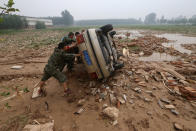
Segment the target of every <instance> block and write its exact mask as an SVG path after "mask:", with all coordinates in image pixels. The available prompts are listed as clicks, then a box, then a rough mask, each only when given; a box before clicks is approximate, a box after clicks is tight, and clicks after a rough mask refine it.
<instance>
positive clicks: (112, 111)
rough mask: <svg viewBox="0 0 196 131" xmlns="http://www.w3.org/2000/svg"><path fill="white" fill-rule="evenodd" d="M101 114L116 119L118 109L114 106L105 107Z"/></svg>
mask: <svg viewBox="0 0 196 131" xmlns="http://www.w3.org/2000/svg"><path fill="white" fill-rule="evenodd" d="M103 114H104V115H106V116H108V117H109V118H111V119H112V120H117V119H118V115H119V110H118V109H117V108H116V107H107V108H105V109H104V110H103Z"/></svg>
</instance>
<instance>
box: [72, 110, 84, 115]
mask: <svg viewBox="0 0 196 131" xmlns="http://www.w3.org/2000/svg"><path fill="white" fill-rule="evenodd" d="M83 111H84V108H80V109H79V110H78V111H76V112H74V114H78V115H79V114H81V113H82V112H83Z"/></svg>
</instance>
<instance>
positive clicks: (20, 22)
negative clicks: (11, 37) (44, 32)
mask: <svg viewBox="0 0 196 131" xmlns="http://www.w3.org/2000/svg"><path fill="white" fill-rule="evenodd" d="M2 19H3V21H2V22H0V29H21V28H26V27H27V26H28V23H27V21H26V19H25V18H21V17H20V16H17V15H3V16H2Z"/></svg>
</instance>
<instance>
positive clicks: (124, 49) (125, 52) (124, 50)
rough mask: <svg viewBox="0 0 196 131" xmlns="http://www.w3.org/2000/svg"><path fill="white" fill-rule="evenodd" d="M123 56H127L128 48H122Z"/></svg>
mask: <svg viewBox="0 0 196 131" xmlns="http://www.w3.org/2000/svg"><path fill="white" fill-rule="evenodd" d="M123 56H124V57H129V49H126V48H123Z"/></svg>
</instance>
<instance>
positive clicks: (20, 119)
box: [0, 31, 196, 131]
mask: <svg viewBox="0 0 196 131" xmlns="http://www.w3.org/2000/svg"><path fill="white" fill-rule="evenodd" d="M123 33H124V35H126V31H124V32H123ZM141 34H142V35H139V36H138V37H134V38H131V39H126V38H122V37H121V36H117V37H116V38H115V42H116V44H117V46H118V50H119V52H121V53H123V50H124V51H125V52H124V56H122V57H121V58H120V60H122V61H124V63H125V67H124V68H122V69H120V70H118V71H116V72H115V73H114V75H113V76H111V77H110V78H109V79H108V80H107V81H94V80H91V79H90V78H89V77H88V74H87V72H86V70H85V68H84V66H83V65H82V64H79V65H75V67H74V71H73V72H72V73H67V72H66V69H65V70H64V72H65V74H66V75H67V77H68V82H69V84H68V85H69V87H70V88H71V90H72V94H71V95H70V96H66V97H63V96H62V95H63V89H62V87H60V85H59V83H58V82H57V81H56V80H55V79H54V78H51V79H49V80H48V82H47V85H46V88H47V93H48V95H47V96H46V97H42V98H37V99H31V95H32V90H33V87H34V85H35V84H36V83H38V82H39V80H40V79H41V76H42V74H43V68H44V66H45V64H46V62H47V60H48V58H49V56H50V54H51V53H52V51H53V49H54V47H55V46H56V45H57V43H58V42H59V40H60V38H61V37H62V36H63V34H62V32H58V31H48V32H44V33H43V32H42V31H36V32H32V31H27V32H19V33H16V34H14V35H11V34H10V35H1V36H0V47H1V49H0V52H1V53H0V67H1V68H0V72H1V73H0V130H1V131H8V130H12V131H13V130H14V131H15V130H16V131H21V130H22V129H23V128H24V126H25V125H27V124H35V121H37V122H38V123H40V124H44V123H47V122H50V121H51V120H54V130H55V131H92V130H94V131H101V130H102V131H111V130H113V131H119V130H122V131H158V130H159V131H173V130H176V129H175V126H174V125H175V124H176V125H178V126H179V127H178V128H179V129H180V130H185V131H195V130H196V125H195V123H196V102H195V100H196V95H195V93H196V91H195V90H194V89H195V87H196V54H195V52H196V48H195V45H194V44H196V43H192V44H189V45H187V44H186V43H182V44H186V45H185V46H184V45H183V46H184V47H185V48H186V49H189V50H190V49H191V50H192V53H191V54H187V53H181V52H180V51H178V50H176V49H175V48H172V47H164V46H163V45H162V43H165V42H166V43H167V42H169V41H170V40H168V39H167V38H163V37H157V36H156V35H155V34H157V33H156V32H151V31H148V32H144V31H141ZM132 35H134V34H132V33H131V36H132ZM125 49H127V50H125ZM153 52H156V53H165V54H168V55H171V56H172V57H173V56H175V59H172V61H167V59H166V60H165V61H161V60H160V61H149V60H147V61H145V60H144V59H146V58H144V59H142V60H141V57H147V56H150V55H152V54H153ZM15 65H20V66H22V67H23V68H22V69H19V70H15V69H11V67H12V66H15ZM81 69H82V70H81ZM171 70H172V71H171ZM186 87H189V88H188V89H187V88H186ZM190 90H191V91H190ZM111 95H112V96H114V98H115V99H114V101H113V100H111ZM12 96H13V98H11V99H9V100H6V98H9V97H12ZM81 100H82V101H83V102H82V104H81V103H80V104H78V101H81ZM104 104H107V105H104ZM167 105H170V107H167ZM171 105H172V106H173V107H171ZM107 106H109V107H116V108H118V110H119V116H118V117H117V118H116V119H115V120H117V123H114V121H113V120H112V119H110V118H109V117H107V115H105V114H104V113H103V110H104V109H103V108H107ZM81 108H82V109H84V111H83V112H82V113H81V114H75V112H76V111H78V110H79V109H81Z"/></svg>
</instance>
